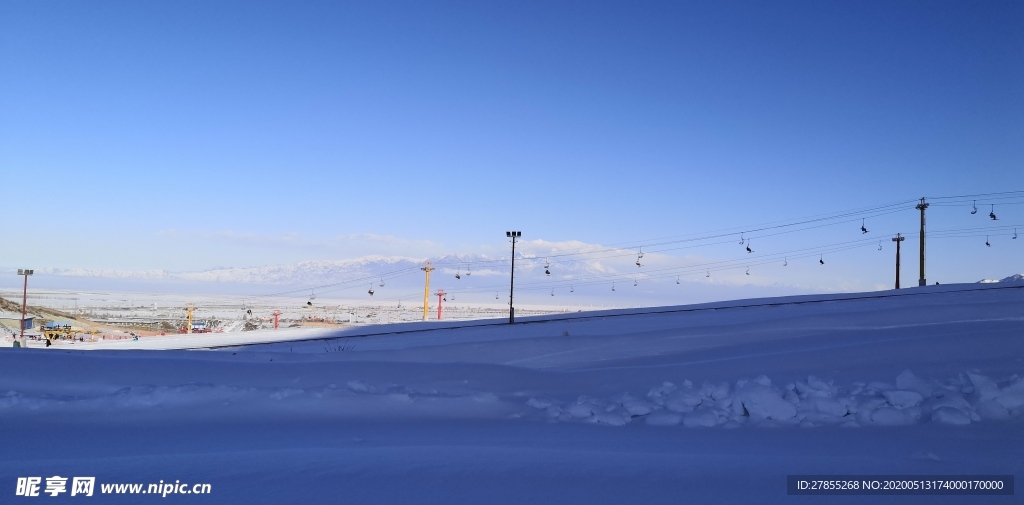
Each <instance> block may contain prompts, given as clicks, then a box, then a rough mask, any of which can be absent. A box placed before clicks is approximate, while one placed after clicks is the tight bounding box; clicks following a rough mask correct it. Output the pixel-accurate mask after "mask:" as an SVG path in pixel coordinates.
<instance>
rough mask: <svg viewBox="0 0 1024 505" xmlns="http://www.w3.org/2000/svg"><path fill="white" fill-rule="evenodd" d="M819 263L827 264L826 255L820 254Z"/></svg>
mask: <svg viewBox="0 0 1024 505" xmlns="http://www.w3.org/2000/svg"><path fill="white" fill-rule="evenodd" d="M818 264H819V265H824V264H825V257H824V256H819V257H818Z"/></svg>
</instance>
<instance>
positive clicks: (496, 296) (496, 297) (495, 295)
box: [494, 291, 498, 300]
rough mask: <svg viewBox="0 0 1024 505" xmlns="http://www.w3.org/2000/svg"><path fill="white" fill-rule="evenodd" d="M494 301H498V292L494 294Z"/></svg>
mask: <svg viewBox="0 0 1024 505" xmlns="http://www.w3.org/2000/svg"><path fill="white" fill-rule="evenodd" d="M494 299H495V300H497V299H498V292H497V291H495V292H494Z"/></svg>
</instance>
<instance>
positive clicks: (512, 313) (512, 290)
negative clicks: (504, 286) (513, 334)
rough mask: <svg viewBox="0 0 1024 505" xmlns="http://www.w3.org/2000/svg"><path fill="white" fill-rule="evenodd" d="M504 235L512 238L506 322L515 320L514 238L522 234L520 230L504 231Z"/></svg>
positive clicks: (511, 322) (509, 322) (510, 322)
mask: <svg viewBox="0 0 1024 505" xmlns="http://www.w3.org/2000/svg"><path fill="white" fill-rule="evenodd" d="M505 236H506V237H508V238H510V239H512V281H511V282H510V283H509V288H508V324H513V323H515V322H516V308H515V307H514V306H512V295H513V294H514V293H515V287H516V239H517V238H519V237H522V236H523V232H521V231H506V232H505Z"/></svg>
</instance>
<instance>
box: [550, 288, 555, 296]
mask: <svg viewBox="0 0 1024 505" xmlns="http://www.w3.org/2000/svg"><path fill="white" fill-rule="evenodd" d="M551 296H555V288H551Z"/></svg>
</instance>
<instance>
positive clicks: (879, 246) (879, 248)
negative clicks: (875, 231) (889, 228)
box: [878, 240, 882, 251]
mask: <svg viewBox="0 0 1024 505" xmlns="http://www.w3.org/2000/svg"><path fill="white" fill-rule="evenodd" d="M878 250H879V251H881V250H882V241H881V240H879V241H878Z"/></svg>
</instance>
